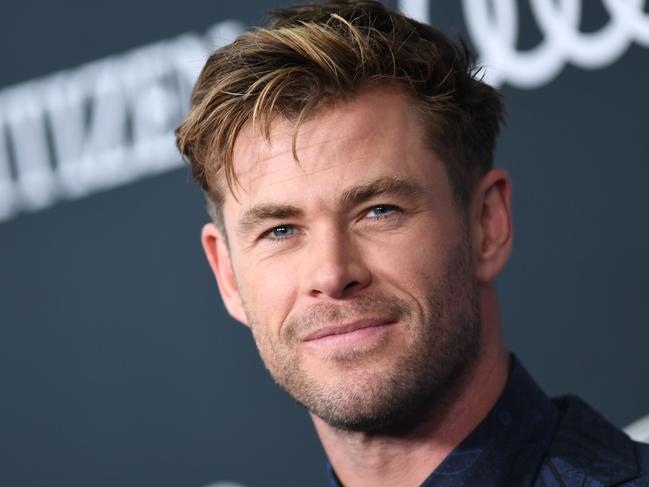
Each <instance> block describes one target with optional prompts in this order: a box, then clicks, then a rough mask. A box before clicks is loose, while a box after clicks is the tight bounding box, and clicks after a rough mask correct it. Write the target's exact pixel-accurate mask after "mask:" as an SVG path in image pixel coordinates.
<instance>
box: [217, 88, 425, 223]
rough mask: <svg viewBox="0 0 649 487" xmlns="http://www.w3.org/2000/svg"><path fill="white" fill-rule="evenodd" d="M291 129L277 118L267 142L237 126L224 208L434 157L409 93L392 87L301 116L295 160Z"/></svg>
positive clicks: (305, 194)
mask: <svg viewBox="0 0 649 487" xmlns="http://www.w3.org/2000/svg"><path fill="white" fill-rule="evenodd" d="M294 131H295V122H294V121H292V120H287V119H283V118H279V117H278V118H276V119H275V120H274V121H273V123H272V125H271V136H270V140H266V139H265V138H264V137H263V135H262V134H261V133H260V131H259V129H258V128H256V127H254V126H253V124H252V123H248V124H247V125H246V126H244V128H243V129H242V131H241V133H240V135H239V136H238V138H237V141H236V143H235V146H234V152H233V164H234V170H235V174H236V176H237V180H238V183H239V184H238V185H236V186H235V191H236V198H233V195H232V194H231V193H226V198H225V202H224V209H225V212H226V213H227V212H228V207H229V208H230V209H233V208H236V207H242V206H247V205H250V204H255V203H258V202H259V200H265V199H270V200H278V199H283V200H285V199H293V200H295V199H301V200H304V199H307V198H315V197H316V196H318V191H321V192H322V194H320V195H319V196H321V197H326V196H327V195H331V194H334V193H337V192H339V191H342V190H343V188H344V186H345V185H349V184H354V183H358V182H361V181H362V180H363V179H373V178H378V177H390V176H394V175H395V173H396V174H399V173H408V172H410V173H412V172H415V173H416V172H420V171H421V169H422V168H421V167H419V166H421V165H422V163H423V164H427V165H430V164H431V161H430V159H431V156H433V154H432V152H431V151H430V150H429V149H428V148H427V147H426V146H425V143H424V138H423V134H422V132H423V131H422V130H421V126H420V122H419V120H418V119H417V117H416V114H415V112H414V109H413V107H412V105H411V102H410V100H409V98H408V97H407V96H406V95H404V94H402V93H401V92H399V91H397V90H394V89H385V88H382V89H374V90H371V91H367V92H365V93H363V94H362V95H360V96H358V97H356V98H354V99H353V100H351V101H349V102H344V103H339V104H337V105H334V106H332V107H330V108H326V109H323V110H321V111H320V112H318V113H317V114H316V115H315V116H313V117H312V118H311V119H309V120H307V121H306V122H304V123H303V124H302V126H301V127H300V128H299V132H298V136H297V141H296V142H297V143H296V152H297V157H298V161H296V160H295V158H294V157H293V150H292V143H293V135H294ZM422 159H426V160H425V161H422ZM323 190H324V191H323ZM276 202H279V201H276Z"/></svg>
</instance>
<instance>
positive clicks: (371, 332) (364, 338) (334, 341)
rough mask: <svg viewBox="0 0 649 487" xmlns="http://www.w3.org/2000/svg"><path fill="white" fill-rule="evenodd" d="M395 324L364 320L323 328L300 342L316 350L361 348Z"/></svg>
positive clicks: (392, 321)
mask: <svg viewBox="0 0 649 487" xmlns="http://www.w3.org/2000/svg"><path fill="white" fill-rule="evenodd" d="M395 323H396V321H394V320H388V319H365V320H358V321H354V322H351V323H344V324H341V325H332V326H325V327H322V328H319V329H317V330H316V331H314V332H312V333H310V334H309V335H307V336H306V337H304V338H303V339H302V342H303V343H304V344H305V345H307V346H309V347H315V348H318V349H340V348H350V347H351V348H357V347H363V346H367V345H369V344H370V343H372V342H373V341H375V340H378V339H379V338H380V337H382V336H383V335H384V334H385V333H387V332H388V330H389V329H390V328H391V327H392V325H394V324H395Z"/></svg>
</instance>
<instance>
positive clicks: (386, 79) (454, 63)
mask: <svg viewBox="0 0 649 487" xmlns="http://www.w3.org/2000/svg"><path fill="white" fill-rule="evenodd" d="M377 86H389V87H396V88H399V89H401V90H402V92H403V93H404V94H405V95H406V96H408V97H409V98H410V100H411V105H412V107H413V109H414V110H415V111H416V112H417V114H418V115H419V118H420V120H421V122H422V127H423V129H424V130H423V133H425V134H426V135H425V137H426V142H427V143H428V145H429V147H430V148H431V149H432V150H434V151H435V153H436V154H437V155H438V156H439V157H440V159H441V160H442V161H443V163H444V165H445V167H446V170H447V172H448V175H449V179H450V181H451V185H452V187H453V190H454V193H455V197H456V202H457V203H458V206H460V207H462V208H463V207H465V206H466V205H467V203H468V201H469V199H470V197H471V194H472V191H473V189H474V187H475V184H476V182H477V181H478V180H479V179H480V178H481V177H482V176H483V175H484V174H485V173H486V172H487V171H488V170H489V169H490V168H491V167H492V164H493V152H494V146H495V141H496V138H497V136H498V132H499V130H500V125H501V123H502V121H503V103H502V99H501V96H500V94H499V93H498V91H496V90H495V89H493V88H492V87H490V86H489V85H487V84H486V83H484V82H483V81H482V80H481V77H480V70H479V69H477V68H476V67H475V66H474V64H473V59H472V57H471V54H470V52H469V50H468V48H467V47H466V44H464V43H463V42H462V43H458V44H456V43H454V42H452V41H451V40H450V39H449V38H448V37H447V36H446V35H444V34H443V33H442V32H441V31H439V30H438V29H436V28H434V27H431V26H429V25H425V24H422V23H420V22H417V21H415V20H412V19H410V18H407V17H405V16H403V15H402V14H400V13H398V12H395V11H393V10H390V9H389V8H387V7H385V6H384V5H382V4H380V3H379V2H374V1H357V2H354V1H331V2H327V3H324V4H309V5H299V6H294V7H289V8H283V9H278V10H275V11H273V12H272V13H271V14H270V19H269V22H268V24H267V25H266V26H265V27H261V28H257V29H254V30H252V31H250V32H246V33H244V34H241V35H240V36H239V37H238V38H237V39H236V40H235V41H234V42H232V43H231V44H228V45H226V46H224V47H222V48H220V49H218V50H217V51H215V52H214V53H213V54H212V55H211V56H210V57H209V59H208V60H207V62H206V64H205V66H204V67H203V70H202V72H201V74H200V76H199V77H198V80H197V81H196V85H195V86H194V89H193V92H192V97H191V108H190V111H189V113H188V115H187V116H186V118H185V119H184V121H183V122H182V123H181V125H180V126H179V127H178V128H177V129H176V144H177V146H178V149H179V150H180V152H181V154H182V155H183V156H184V157H185V158H186V159H187V160H188V161H189V163H190V164H191V169H192V173H193V177H194V179H195V180H196V181H197V182H198V183H199V184H200V186H201V187H202V188H203V190H204V192H205V194H206V196H207V199H208V209H209V210H210V214H211V216H212V218H213V219H214V220H215V221H216V222H217V223H219V224H220V225H221V227H222V228H223V219H222V214H221V207H222V204H223V201H224V197H225V191H226V189H227V188H229V190H230V191H233V187H234V184H236V182H237V180H236V175H235V171H234V168H233V164H232V153H233V147H234V144H235V141H236V139H237V136H238V134H239V132H240V131H241V129H242V127H243V126H244V125H245V124H246V123H248V122H252V123H253V124H254V126H255V127H258V128H259V130H260V131H261V133H262V134H263V135H264V136H265V137H266V138H267V139H269V138H270V131H271V123H272V121H273V119H274V117H277V116H279V117H284V118H287V119H289V120H293V121H294V122H295V129H294V133H293V156H294V158H295V159H296V161H297V160H298V159H297V153H296V149H295V148H296V138H297V136H298V131H299V127H300V124H301V123H302V122H303V121H305V120H306V119H308V118H310V117H313V116H314V114H315V113H316V112H317V110H319V109H322V108H326V107H330V106H332V105H334V104H336V103H339V102H344V101H348V100H351V99H352V98H354V97H355V96H357V95H358V94H359V93H361V92H362V91H363V90H367V89H369V88H373V87H377ZM376 110H377V112H379V111H380V110H381V108H380V107H378V106H377V107H376ZM224 183H227V188H226V185H225V184H224Z"/></svg>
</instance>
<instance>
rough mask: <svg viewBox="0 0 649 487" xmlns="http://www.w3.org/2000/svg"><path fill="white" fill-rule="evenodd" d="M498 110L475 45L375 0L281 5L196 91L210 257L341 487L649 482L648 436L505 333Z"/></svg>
mask: <svg viewBox="0 0 649 487" xmlns="http://www.w3.org/2000/svg"><path fill="white" fill-rule="evenodd" d="M502 113H503V108H502V102H501V98H500V95H499V94H498V93H497V92H496V91H495V90H494V89H493V88H491V87H489V86H487V85H486V84H485V83H483V82H481V81H480V77H479V74H478V72H477V71H476V70H475V69H474V68H473V66H472V63H471V60H470V58H469V56H468V53H467V51H466V49H465V48H464V47H458V46H456V45H454V44H453V43H452V42H451V41H449V40H448V39H447V38H446V37H445V36H444V35H443V34H442V33H440V32H439V31H437V30H436V29H434V28H431V27H429V26H425V25H422V24H419V23H417V22H415V21H413V20H410V19H407V18H405V17H403V16H401V15H399V14H397V13H395V12H393V11H390V10H389V9H387V8H385V7H383V6H382V5H381V4H379V3H374V2H356V3H347V2H332V3H327V4H325V5H306V6H298V7H293V8H289V9H284V10H279V11H277V12H275V14H274V15H273V17H272V20H271V22H270V24H269V25H268V26H267V27H266V28H263V29H258V30H255V31H253V32H249V33H246V34H243V35H241V36H240V37H239V38H238V39H237V40H235V41H234V42H233V43H232V44H230V45H228V46H225V47H223V48H222V49H220V50H218V51H217V52H215V53H214V54H213V55H212V56H211V57H210V59H209V60H208V61H207V64H206V65H205V68H204V69H203V72H202V73H201V75H200V77H199V79H198V81H197V83H196V86H195V88H194V92H193V97H192V107H191V111H190V113H189V114H188V116H187V118H186V119H185V120H184V122H183V123H182V125H181V126H180V127H179V128H178V131H177V143H178V147H179V149H180V151H181V153H182V154H183V155H184V156H185V157H186V158H187V159H188V160H189V161H190V162H191V165H192V170H193V173H194V176H195V178H196V179H197V181H198V182H199V183H200V184H201V186H202V188H203V190H204V191H205V193H206V196H207V199H208V208H209V210H210V214H211V216H212V219H213V223H210V224H208V225H206V226H205V227H204V229H203V233H202V242H203V246H204V249H205V252H206V255H207V258H208V261H209V263H210V266H211V268H212V270H213V271H214V275H215V277H216V280H217V283H218V286H219V290H220V292H221V296H222V297H223V301H224V303H225V306H226V307H227V309H228V311H229V313H230V314H231V315H232V316H233V317H234V318H236V319H237V320H239V321H241V322H242V323H244V324H245V325H247V326H249V327H250V329H251V331H252V333H253V336H254V338H255V342H256V344H257V346H258V349H259V352H260V354H261V356H262V358H263V361H264V363H265V364H266V367H267V368H268V370H269V371H270V373H271V375H272V376H273V378H274V379H275V381H276V382H277V383H278V384H279V385H280V386H281V387H282V388H284V389H285V390H286V391H287V392H288V393H289V394H290V395H291V396H292V397H293V398H294V399H295V400H296V401H298V402H299V403H300V404H302V405H304V406H305V407H306V408H307V409H308V410H309V412H310V414H311V416H312V418H313V421H314V424H315V427H316V430H317V432H318V435H319V436H320V439H321V441H322V443H323V446H324V448H325V451H326V453H327V456H328V458H329V460H330V463H331V465H330V476H331V482H332V485H345V486H415V485H426V486H438V485H449V486H450V485H453V486H455V485H481V486H483V485H485V486H486V485H489V486H491V485H493V486H505V485H517V486H518V485H649V480H648V479H649V474H648V473H647V472H649V449H648V447H647V446H642V445H639V444H636V443H633V442H632V441H631V440H629V439H628V437H626V436H625V435H624V434H623V433H621V432H620V431H618V430H616V429H615V428H614V427H613V426H611V425H610V424H609V423H607V422H606V421H605V420H603V419H602V418H601V417H600V416H599V415H598V414H597V413H595V412H594V411H592V410H591V409H590V408H589V407H588V406H586V405H585V404H584V403H582V402H581V401H579V400H578V399H577V398H572V397H568V398H563V399H559V400H555V401H554V402H552V401H550V400H549V399H548V398H547V397H546V396H545V395H544V393H543V392H542V391H541V390H540V389H539V388H538V387H537V386H536V385H535V383H534V382H533V381H532V379H531V378H530V377H529V376H528V375H527V373H526V372H525V370H524V369H523V367H522V366H521V365H520V364H519V363H518V362H517V360H516V359H515V358H512V357H511V356H510V354H509V352H508V351H507V348H506V347H505V344H504V342H503V338H502V334H501V326H500V318H499V312H498V303H497V297H496V291H495V287H494V279H495V277H496V276H497V275H498V273H499V272H500V270H501V269H502V268H503V266H504V265H505V262H506V261H507V259H508V256H509V253H510V250H511V245H512V223H511V207H510V195H511V182H510V180H509V178H508V176H507V174H506V173H505V172H503V171H502V170H500V169H494V168H493V167H492V159H493V151H494V145H495V139H496V137H497V134H498V131H499V128H500V124H501V121H502Z"/></svg>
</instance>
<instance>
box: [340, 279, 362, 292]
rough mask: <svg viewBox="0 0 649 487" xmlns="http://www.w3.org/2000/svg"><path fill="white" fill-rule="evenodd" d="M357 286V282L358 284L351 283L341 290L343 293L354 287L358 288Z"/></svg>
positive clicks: (355, 282)
mask: <svg viewBox="0 0 649 487" xmlns="http://www.w3.org/2000/svg"><path fill="white" fill-rule="evenodd" d="M358 285H359V282H358V281H352V282H349V283H347V285H346V286H345V287H344V288H343V292H345V291H349V290H350V289H352V288H354V287H356V286H358Z"/></svg>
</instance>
